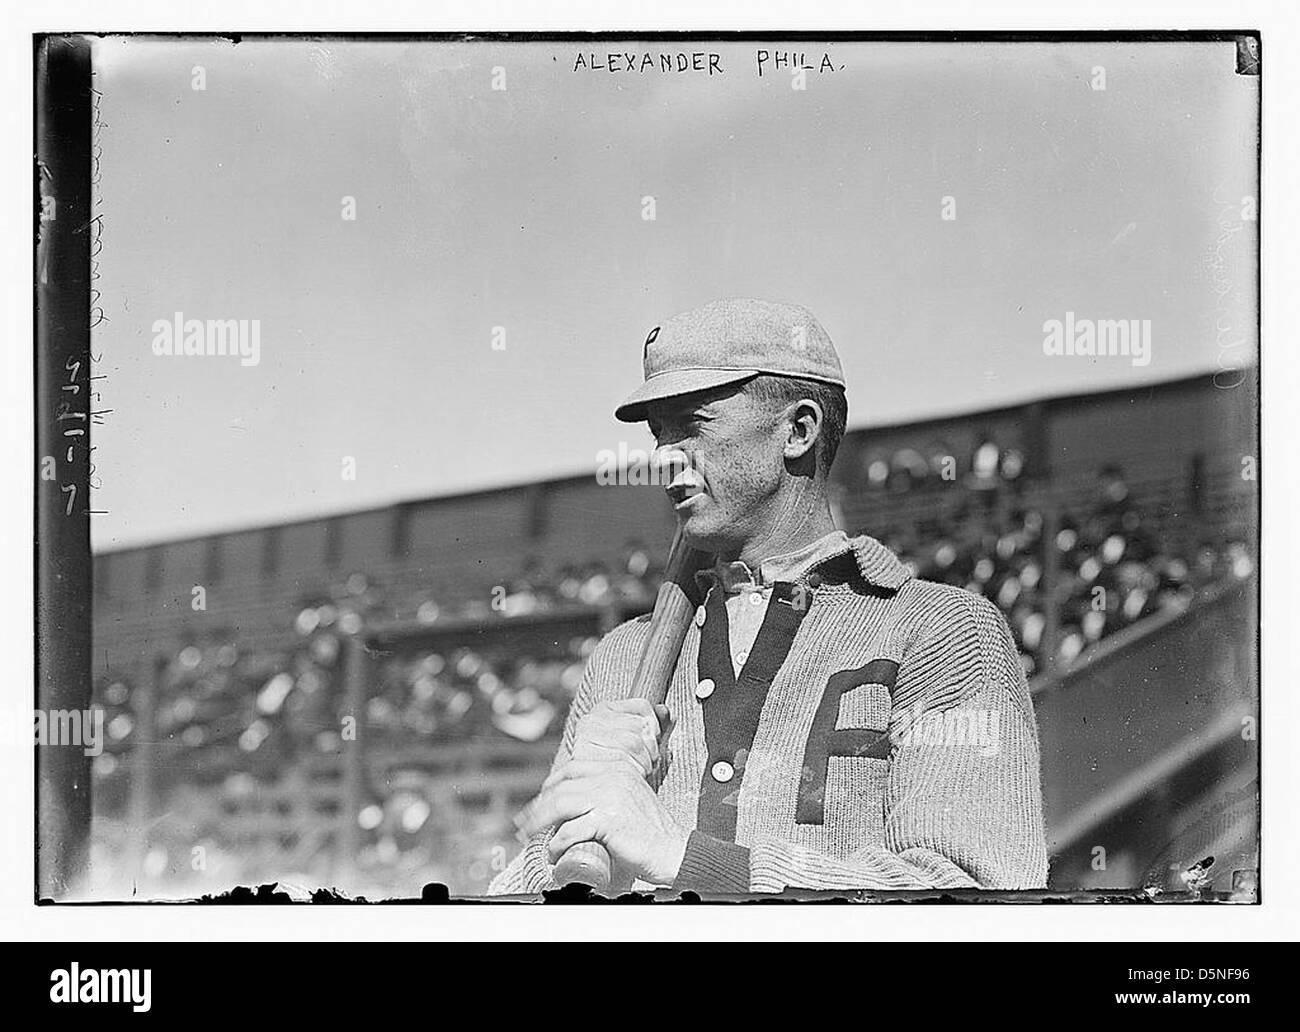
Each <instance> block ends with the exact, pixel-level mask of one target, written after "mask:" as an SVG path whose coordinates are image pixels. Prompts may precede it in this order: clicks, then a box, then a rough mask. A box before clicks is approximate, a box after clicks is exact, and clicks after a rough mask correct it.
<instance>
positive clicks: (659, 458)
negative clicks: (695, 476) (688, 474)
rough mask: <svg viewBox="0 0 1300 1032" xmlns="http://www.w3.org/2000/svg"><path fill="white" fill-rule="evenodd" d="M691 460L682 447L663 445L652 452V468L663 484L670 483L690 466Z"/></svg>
mask: <svg viewBox="0 0 1300 1032" xmlns="http://www.w3.org/2000/svg"><path fill="white" fill-rule="evenodd" d="M690 464H691V460H690V458H689V456H687V454H686V453H685V452H684V451H682V450H681V449H680V448H678V447H676V446H674V445H671V444H666V445H661V446H659V447H658V448H656V449H655V450H654V451H652V452H651V453H650V469H651V472H653V473H654V474H655V475H656V476H657V477H658V478H659V481H658V482H659V483H661V484H670V483H672V481H673V480H674V478H676V476H677V475H678V474H679V473H681V472H682V471H683V470H685V469H687V468H689V467H690Z"/></svg>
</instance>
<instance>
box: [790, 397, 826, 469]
mask: <svg viewBox="0 0 1300 1032" xmlns="http://www.w3.org/2000/svg"><path fill="white" fill-rule="evenodd" d="M787 411H788V415H787V416H786V426H787V427H788V428H789V432H788V434H787V436H786V441H785V457H786V460H787V461H794V460H798V459H802V458H804V457H805V456H808V457H809V458H811V457H812V456H813V455H814V451H813V449H814V448H815V447H816V445H817V440H818V438H820V437H821V435H822V421H823V419H824V418H825V414H824V413H823V412H822V407H821V406H820V405H819V404H817V402H815V401H813V400H812V399H811V398H800V399H799V400H798V401H796V402H795V403H794V404H793V405H791V406H790V408H789V409H788V410H787Z"/></svg>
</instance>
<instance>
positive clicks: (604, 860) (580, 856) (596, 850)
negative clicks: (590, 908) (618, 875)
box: [555, 842, 613, 892]
mask: <svg viewBox="0 0 1300 1032" xmlns="http://www.w3.org/2000/svg"><path fill="white" fill-rule="evenodd" d="M612 877H613V867H612V863H611V861H610V858H609V852H608V851H607V850H606V849H605V847H604V846H602V845H601V844H600V843H599V842H579V843H577V844H576V845H573V846H570V847H569V848H568V849H566V850H565V851H564V855H563V856H562V857H560V859H559V862H557V863H556V865H555V882H556V884H557V885H568V884H569V883H570V882H577V883H578V884H580V885H590V886H591V887H592V888H593V889H594V890H595V891H596V892H604V891H605V890H606V889H607V888H609V883H610V879H611V878H612Z"/></svg>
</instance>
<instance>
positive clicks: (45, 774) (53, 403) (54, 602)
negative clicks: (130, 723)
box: [34, 36, 102, 899]
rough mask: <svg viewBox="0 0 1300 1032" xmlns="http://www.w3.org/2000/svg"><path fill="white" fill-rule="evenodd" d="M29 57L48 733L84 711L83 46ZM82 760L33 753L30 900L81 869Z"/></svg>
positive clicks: (86, 156) (39, 662)
mask: <svg viewBox="0 0 1300 1032" xmlns="http://www.w3.org/2000/svg"><path fill="white" fill-rule="evenodd" d="M35 47H36V52H35V65H36V81H35V84H34V85H35V121H36V138H35V141H34V142H35V152H36V156H37V165H36V170H35V179H36V183H35V185H36V198H35V201H36V211H35V230H36V248H35V291H36V296H35V304H36V341H35V356H34V358H35V374H36V375H35V380H36V388H35V389H36V397H35V414H36V435H35V436H36V463H35V470H36V501H35V513H34V517H35V528H36V549H35V559H36V569H35V592H36V707H37V710H38V712H39V713H42V714H44V716H45V719H46V721H47V724H48V725H49V726H50V728H51V730H52V729H53V727H54V726H55V725H57V724H58V723H59V720H60V719H61V718H60V717H59V716H58V715H59V714H62V713H69V712H72V711H76V712H77V713H78V714H79V717H78V719H80V715H88V714H89V711H90V699H91V664H90V655H91V653H90V611H91V586H92V585H91V568H90V515H91V513H90V509H91V506H90V465H91V463H90V430H91V427H90V424H91V422H92V418H93V417H92V413H93V410H94V405H93V403H92V399H91V379H90V376H91V370H90V329H91V320H92V312H93V311H94V310H96V309H97V308H98V306H97V305H96V304H95V303H93V302H92V299H91V277H90V262H91V242H92V240H93V239H96V238H97V237H98V227H96V226H95V225H93V224H92V219H93V215H92V212H91V174H92V170H91V146H92V141H91V136H92V132H93V120H92V115H93V96H92V83H91V63H90V41H89V39H86V38H83V37H75V36H45V37H41V38H38V39H37V40H36V43H35ZM99 314H100V315H101V316H102V312H101V313H99ZM64 726H65V727H66V726H67V725H66V724H65V725H64ZM49 737H50V736H49V735H48V734H47V735H46V738H47V741H48V740H49ZM77 737H78V738H79V737H80V735H78V736H77ZM88 751H89V750H88V749H86V748H83V747H82V743H81V742H80V741H75V742H72V743H68V742H64V743H63V744H57V745H56V744H52V743H51V744H44V745H40V744H38V746H37V748H36V842H37V867H36V872H37V874H36V876H37V885H36V892H37V897H38V898H51V899H57V898H60V897H62V896H65V895H66V894H67V893H68V891H69V890H70V889H71V888H73V887H74V885H75V883H76V882H77V880H78V878H79V876H80V875H81V874H82V873H83V872H84V870H85V868H86V861H87V849H88V843H89V838H90V762H91V761H90V757H89V756H88V755H87V752H88Z"/></svg>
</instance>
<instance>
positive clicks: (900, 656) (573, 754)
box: [492, 299, 1047, 894]
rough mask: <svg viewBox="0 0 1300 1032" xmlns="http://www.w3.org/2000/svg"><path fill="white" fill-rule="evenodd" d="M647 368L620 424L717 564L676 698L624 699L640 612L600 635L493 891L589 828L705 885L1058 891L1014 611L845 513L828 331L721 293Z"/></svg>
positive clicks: (637, 861)
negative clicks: (898, 549)
mask: <svg viewBox="0 0 1300 1032" xmlns="http://www.w3.org/2000/svg"><path fill="white" fill-rule="evenodd" d="M642 357H643V361H644V366H645V382H644V383H643V384H642V385H641V386H640V387H639V388H637V390H635V391H633V392H632V394H631V395H630V396H629V397H628V398H627V399H626V400H625V401H624V402H623V404H622V405H620V406H619V407H618V408H617V410H616V411H615V415H616V416H617V417H618V418H619V419H621V420H624V421H628V422H635V421H643V420H644V421H645V422H647V423H648V424H649V427H650V430H651V432H652V433H653V434H654V436H655V439H656V442H657V447H656V449H655V452H654V461H655V463H656V467H657V471H658V472H659V474H660V475H659V477H658V480H659V482H660V483H662V484H663V485H664V488H665V491H666V492H667V494H668V498H669V501H670V502H671V503H672V505H673V508H674V511H675V512H676V515H677V518H678V521H679V523H680V526H681V529H682V534H683V536H684V537H685V538H686V540H687V541H688V542H689V543H690V544H691V545H693V546H695V547H696V548H699V549H702V550H704V551H707V552H710V553H713V554H714V556H715V559H716V562H715V564H714V566H713V568H712V569H711V570H710V571H708V572H707V573H705V574H702V575H701V578H702V585H701V586H702V587H703V588H704V589H705V590H706V592H707V593H706V596H705V601H704V604H703V605H701V606H700V608H699V611H698V612H697V614H696V618H695V621H694V624H693V625H692V627H691V628H690V629H689V630H688V632H687V635H686V640H685V643H684V644H683V647H682V652H681V655H680V658H679V660H678V663H677V667H676V670H675V672H674V674H673V678H672V681H671V683H670V685H669V689H668V694H667V699H666V705H665V706H661V707H654V706H651V704H650V703H648V702H646V701H644V700H640V699H631V698H628V696H629V695H630V694H631V691H632V686H633V684H634V679H635V673H636V667H637V661H638V658H639V657H640V655H641V652H642V649H643V645H644V643H645V641H646V636H647V631H648V626H649V625H648V621H647V620H646V619H644V618H643V619H640V620H633V621H629V622H628V623H625V624H623V625H622V626H621V627H618V628H616V629H615V630H614V631H612V632H611V633H610V634H608V635H606V637H605V638H604V639H603V640H602V641H601V643H600V644H599V645H598V646H597V648H596V650H595V652H594V653H593V654H592V656H591V658H590V660H589V662H588V665H587V668H586V672H585V674H584V677H583V682H582V685H581V686H580V688H579V690H578V694H577V697H576V699H575V700H574V703H573V706H572V708H571V710H570V713H569V717H568V722H567V724H566V726H565V732H564V737H563V740H562V744H561V746H560V749H559V753H558V755H557V756H556V760H555V764H554V767H553V769H552V773H551V776H550V777H549V778H548V779H547V781H546V783H545V785H544V786H543V788H542V791H541V792H540V794H539V795H538V797H537V799H536V800H534V801H533V803H532V804H530V805H529V806H528V807H527V808H526V809H525V811H524V814H523V815H522V819H521V827H522V829H523V831H524V832H526V833H527V834H528V835H530V836H531V837H530V838H529V840H528V844H527V845H526V846H525V848H524V850H523V852H521V853H520V855H519V856H518V857H517V858H516V859H515V860H514V862H512V863H511V864H510V865H509V866H508V867H507V869H506V870H505V871H503V872H502V873H501V875H500V876H498V877H497V878H496V879H495V880H494V882H493V885H492V891H493V892H499V893H527V892H537V891H540V890H542V889H546V888H552V887H554V863H555V861H556V859H557V858H558V857H560V856H561V855H563V853H564V852H565V850H567V849H568V848H570V847H571V846H573V845H575V844H576V843H579V842H585V841H597V842H600V843H601V844H603V845H604V846H605V848H606V849H607V850H608V851H609V853H610V855H611V857H612V858H613V860H614V863H615V868H616V871H618V872H620V874H621V875H622V877H623V879H624V881H623V884H624V885H627V884H634V885H636V886H643V887H650V886H671V887H673V888H678V889H690V890H693V891H696V892H701V893H718V894H746V893H753V892H776V891H781V890H784V889H787V888H800V889H918V888H957V887H984V888H999V889H1007V888H1028V887H1038V886H1042V885H1044V884H1045V882H1046V873H1047V854H1046V843H1045V837H1044V833H1043V819H1042V804H1041V798H1040V791H1039V770H1038V739H1037V730H1036V726H1035V722H1034V714H1033V709H1032V707H1031V705H1030V702H1029V693H1028V689H1027V687H1026V684H1025V675H1024V672H1023V669H1022V667H1021V665H1020V662H1019V657H1018V655H1017V653H1016V649H1015V645H1014V644H1013V642H1012V639H1011V635H1010V633H1009V631H1008V630H1007V627H1006V623H1005V621H1004V620H1003V618H1002V615H1001V613H1000V612H999V611H998V610H997V608H996V607H995V606H993V604H992V603H990V602H989V601H988V600H986V599H984V598H983V597H981V596H977V595H974V594H971V593H968V592H966V591H964V590H962V589H960V588H956V587H952V586H948V585H942V584H935V583H930V582H926V581H920V580H917V579H916V578H914V577H913V575H912V572H911V571H910V570H909V569H908V568H907V567H906V566H904V565H903V563H901V562H900V561H899V560H898V558H897V557H896V556H894V555H893V553H891V552H890V551H889V550H888V549H887V548H885V547H884V546H883V545H882V544H880V543H879V542H878V541H876V540H875V539H873V538H870V537H867V536H865V535H862V536H859V537H852V538H851V537H849V536H848V535H847V534H845V533H844V532H843V531H842V530H838V529H836V527H835V522H834V520H833V519H832V515H831V507H830V502H829V495H828V486H827V485H828V475H829V471H830V467H831V463H832V462H833V461H834V458H835V452H836V449H837V448H838V446H839V442H840V439H841V437H842V436H843V433H844V426H845V420H846V417H847V403H846V400H845V391H844V374H843V371H842V369H841V367H840V361H839V357H838V355H837V354H836V352H835V348H834V346H833V345H832V343H831V340H830V337H829V335H828V334H827V333H826V331H825V330H824V329H823V328H822V326H821V324H820V323H819V322H818V321H817V320H816V319H815V318H814V317H813V315H812V314H811V313H810V312H809V311H807V310H806V309H804V308H800V307H798V306H796V305H789V304H779V303H775V302H770V301H758V300H751V299H730V300H723V301H714V302H712V303H710V304H707V305H704V306H703V307H700V308H696V309H692V310H691V311H688V312H683V313H682V314H680V315H676V316H673V317H672V318H670V319H668V320H667V321H666V322H664V323H662V324H661V325H659V326H656V327H654V328H653V329H651V330H650V332H649V334H648V335H647V336H646V337H645V341H644V344H643V355H642ZM981 715H982V716H981ZM958 726H960V727H963V728H966V729H967V732H966V733H963V734H961V735H953V734H949V733H948V731H949V730H950V728H952V727H958ZM971 728H977V729H981V728H982V731H978V733H973V734H972V733H969V730H970V729H971ZM669 734H671V750H670V749H668V748H667V747H666V737H667V736H668V735H669Z"/></svg>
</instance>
